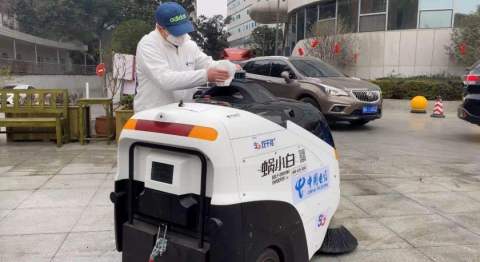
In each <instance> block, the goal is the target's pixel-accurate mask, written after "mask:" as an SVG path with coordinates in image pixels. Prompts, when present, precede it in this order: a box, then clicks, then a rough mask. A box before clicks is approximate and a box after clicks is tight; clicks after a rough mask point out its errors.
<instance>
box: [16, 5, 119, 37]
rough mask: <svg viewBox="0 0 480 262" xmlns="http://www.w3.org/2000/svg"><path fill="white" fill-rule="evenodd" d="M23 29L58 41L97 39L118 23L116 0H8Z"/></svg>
mask: <svg viewBox="0 0 480 262" xmlns="http://www.w3.org/2000/svg"><path fill="white" fill-rule="evenodd" d="M7 1H9V4H10V9H11V12H12V13H14V14H15V15H16V19H17V21H18V23H19V25H20V30H21V31H23V32H25V33H29V34H33V35H36V36H41V37H45V38H49V39H53V40H57V41H73V40H77V41H81V42H83V43H85V44H88V43H89V42H91V41H94V40H98V39H99V38H100V36H101V35H102V32H103V31H105V30H109V29H111V28H112V27H114V26H115V25H116V24H118V23H119V21H120V20H121V17H120V8H121V6H120V3H121V1H116V0H7Z"/></svg>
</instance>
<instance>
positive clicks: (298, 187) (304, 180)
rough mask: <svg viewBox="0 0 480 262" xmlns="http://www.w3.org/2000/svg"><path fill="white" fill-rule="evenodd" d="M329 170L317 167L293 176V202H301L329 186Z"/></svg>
mask: <svg viewBox="0 0 480 262" xmlns="http://www.w3.org/2000/svg"><path fill="white" fill-rule="evenodd" d="M328 182H329V172H328V169H327V168H321V169H316V170H313V171H310V172H308V173H305V174H303V175H298V176H296V177H293V178H292V187H293V190H292V193H293V202H294V203H298V202H301V201H303V200H305V199H307V198H309V197H311V196H313V195H315V194H317V193H318V192H321V191H323V190H325V189H326V188H328Z"/></svg>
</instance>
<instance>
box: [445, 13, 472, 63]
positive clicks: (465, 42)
mask: <svg viewBox="0 0 480 262" xmlns="http://www.w3.org/2000/svg"><path fill="white" fill-rule="evenodd" d="M457 18H458V19H457ZM455 19H456V21H457V22H456V24H457V28H455V29H454V30H453V32H452V35H451V38H452V44H451V45H450V46H449V47H448V48H447V50H448V52H449V53H450V55H451V56H452V57H454V58H455V59H456V60H457V62H458V63H459V64H462V65H466V66H471V65H472V64H474V63H475V62H476V61H478V60H479V59H480V9H479V10H477V12H476V13H474V14H471V15H462V16H461V17H455Z"/></svg>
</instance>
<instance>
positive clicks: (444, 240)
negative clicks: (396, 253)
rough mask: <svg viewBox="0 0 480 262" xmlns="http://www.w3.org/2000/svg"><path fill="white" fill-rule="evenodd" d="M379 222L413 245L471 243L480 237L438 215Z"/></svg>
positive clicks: (386, 219) (397, 218)
mask: <svg viewBox="0 0 480 262" xmlns="http://www.w3.org/2000/svg"><path fill="white" fill-rule="evenodd" d="M380 222H381V223H383V224H384V225H386V226H387V227H389V228H390V229H392V230H393V231H395V232H396V233H397V234H398V235H400V236H401V237H402V238H403V239H406V240H408V242H410V243H412V244H413V245H414V246H415V247H431V246H448V245H471V244H478V243H480V237H479V236H478V235H475V234H473V233H471V232H469V231H467V230H465V229H463V228H461V227H460V226H458V225H456V224H455V223H454V222H452V221H450V220H447V219H445V218H443V217H441V216H439V215H424V216H403V217H387V218H381V219H380Z"/></svg>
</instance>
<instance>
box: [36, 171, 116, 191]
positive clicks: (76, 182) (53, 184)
mask: <svg viewBox="0 0 480 262" xmlns="http://www.w3.org/2000/svg"><path fill="white" fill-rule="evenodd" d="M106 176H107V175H106V174H87V175H56V176H54V177H53V178H52V179H50V180H49V181H48V182H47V183H46V184H45V185H43V186H42V189H53V188H54V189H57V188H59V189H70V188H72V189H75V188H97V187H99V186H100V184H102V183H103V182H104V180H105V177H106Z"/></svg>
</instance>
